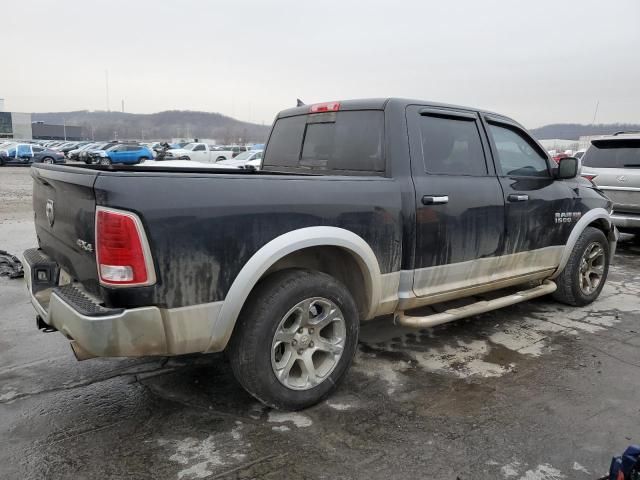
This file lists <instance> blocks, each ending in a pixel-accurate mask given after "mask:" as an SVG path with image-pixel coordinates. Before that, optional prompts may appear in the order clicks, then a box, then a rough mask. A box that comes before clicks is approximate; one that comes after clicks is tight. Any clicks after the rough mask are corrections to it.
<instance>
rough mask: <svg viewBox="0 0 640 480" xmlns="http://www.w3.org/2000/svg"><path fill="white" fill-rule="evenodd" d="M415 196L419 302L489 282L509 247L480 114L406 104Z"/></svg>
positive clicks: (502, 211) (500, 200) (415, 288)
mask: <svg viewBox="0 0 640 480" xmlns="http://www.w3.org/2000/svg"><path fill="white" fill-rule="evenodd" d="M407 121H408V128H409V148H410V154H411V169H412V175H413V181H414V185H415V192H416V199H415V201H416V247H415V261H414V281H413V290H414V293H415V294H416V295H417V296H419V297H420V296H426V295H433V294H436V293H441V292H444V291H450V290H457V289H460V288H466V287H469V286H475V285H477V284H481V283H487V282H489V281H490V280H491V274H492V272H493V267H494V263H495V261H496V258H497V257H498V256H499V255H501V253H502V251H503V243H504V200H503V194H502V189H501V188H500V182H499V181H498V178H497V176H496V173H495V170H494V168H493V165H492V163H491V162H490V161H488V160H489V159H488V144H487V142H486V138H485V136H484V135H482V134H481V132H482V125H481V123H480V119H479V118H478V115H477V114H476V113H475V112H470V111H463V110H454V109H444V108H430V107H427V106H418V105H414V106H409V107H408V108H407Z"/></svg>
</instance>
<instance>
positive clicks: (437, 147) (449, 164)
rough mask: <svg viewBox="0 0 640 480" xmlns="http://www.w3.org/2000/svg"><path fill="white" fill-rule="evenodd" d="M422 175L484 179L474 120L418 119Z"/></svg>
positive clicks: (484, 163) (451, 118)
mask: <svg viewBox="0 0 640 480" xmlns="http://www.w3.org/2000/svg"><path fill="white" fill-rule="evenodd" d="M419 123H420V136H421V142H422V155H423V158H424V167H425V171H426V172H427V173H430V174H445V175H474V176H483V175H487V162H486V160H485V156H484V149H483V148H482V141H481V140H480V132H479V130H478V126H477V124H476V122H475V119H474V118H462V117H459V118H457V117H444V116H441V115H428V114H427V115H421V116H420V118H419Z"/></svg>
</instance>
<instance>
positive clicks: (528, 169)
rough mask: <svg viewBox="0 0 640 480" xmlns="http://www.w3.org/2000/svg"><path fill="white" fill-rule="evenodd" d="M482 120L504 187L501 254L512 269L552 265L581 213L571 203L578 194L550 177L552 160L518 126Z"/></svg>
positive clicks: (522, 271) (529, 270)
mask: <svg viewBox="0 0 640 480" xmlns="http://www.w3.org/2000/svg"><path fill="white" fill-rule="evenodd" d="M484 120H485V122H484V125H485V128H486V130H487V133H488V137H489V141H490V144H491V150H492V152H493V156H494V159H495V166H496V169H497V171H498V177H499V179H500V183H501V185H502V189H503V191H504V200H505V205H506V207H505V208H506V220H505V227H506V237H505V248H504V254H505V255H506V256H507V257H506V258H507V259H508V260H509V263H510V264H511V267H510V269H511V273H512V274H513V275H523V274H527V273H532V272H535V271H542V270H551V269H554V268H555V267H557V265H558V264H559V263H560V257H561V256H562V252H563V250H564V245H565V244H566V242H567V239H568V238H569V234H570V233H571V229H572V228H573V226H574V225H575V223H576V222H577V221H578V220H579V219H580V217H581V215H582V214H581V212H580V210H579V209H578V208H576V198H577V195H578V194H577V192H575V191H574V190H573V189H572V188H570V187H569V186H568V185H567V184H566V183H565V182H564V181H562V180H556V179H555V178H554V175H553V172H552V169H551V164H550V161H552V160H550V159H549V157H548V156H547V154H546V152H545V151H544V150H543V149H542V147H540V146H539V145H538V144H537V143H536V142H535V141H534V140H533V139H532V138H531V137H530V136H529V135H528V134H527V133H526V132H525V131H524V130H523V129H522V128H520V127H519V126H518V125H516V124H513V123H511V122H509V121H506V120H504V119H501V118H493V117H490V116H486V117H485V118H484Z"/></svg>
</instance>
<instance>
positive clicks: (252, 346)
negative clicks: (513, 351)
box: [24, 99, 617, 409]
mask: <svg viewBox="0 0 640 480" xmlns="http://www.w3.org/2000/svg"><path fill="white" fill-rule="evenodd" d="M157 163H158V166H156V167H155V168H154V169H153V171H150V169H149V167H148V166H144V165H143V166H139V167H137V166H134V167H127V168H123V167H119V166H114V167H112V168H109V169H106V168H91V169H89V168H87V167H85V166H84V165H81V166H54V167H49V168H47V169H44V168H41V167H39V166H35V167H34V168H33V170H34V171H33V173H32V175H33V176H34V178H35V181H34V190H33V205H34V210H35V216H34V222H35V227H36V233H37V238H38V239H39V249H31V250H27V251H26V252H25V254H24V258H25V278H26V280H27V284H28V288H29V290H30V292H31V301H32V303H33V305H34V307H35V309H36V312H37V315H38V319H37V322H38V325H40V327H41V328H44V329H49V330H50V329H57V330H59V331H60V332H63V333H64V335H65V336H66V337H67V338H69V339H71V346H72V348H73V349H74V351H75V353H76V355H77V357H78V358H79V359H87V358H91V357H96V356H98V357H105V356H118V357H128V356H148V355H161V356H166V355H179V354H186V353H194V352H205V353H209V352H220V351H223V350H226V351H227V354H228V358H229V361H230V365H231V369H232V371H233V373H234V375H235V376H236V378H237V379H238V380H239V382H240V383H241V384H242V385H243V386H244V388H245V389H246V390H247V391H248V392H250V393H251V394H252V395H254V396H255V397H256V398H257V399H258V400H260V401H262V402H263V403H265V404H267V405H270V406H272V407H275V408H281V409H300V408H305V407H308V406H310V405H312V404H314V403H316V402H318V401H319V400H321V399H322V398H324V397H326V396H327V395H329V394H330V393H331V392H332V391H333V390H334V389H335V388H336V386H337V385H338V384H339V382H340V381H341V380H342V379H343V377H344V376H345V373H346V371H347V370H348V368H349V365H350V364H351V361H352V358H353V356H354V353H355V351H356V348H357V344H358V331H359V325H360V321H366V320H370V319H373V318H375V317H378V316H388V318H394V319H395V322H396V323H398V324H400V325H402V326H404V327H407V328H418V329H420V328H425V327H432V326H434V325H438V324H441V323H445V322H448V321H452V320H456V319H459V318H462V317H466V316H471V315H477V314H479V313H482V312H486V311H488V310H492V309H495V308H499V307H502V306H505V305H511V304H514V303H517V302H521V301H524V300H527V299H531V298H534V297H539V296H542V295H546V294H553V295H554V296H555V298H556V299H558V300H559V301H562V302H565V303H567V304H570V305H581V306H582V305H587V304H589V303H591V302H593V301H594V300H595V299H596V298H597V297H598V295H599V294H600V291H601V290H602V288H603V286H604V283H605V281H606V278H607V272H608V268H609V261H610V259H611V257H612V255H613V252H614V249H615V245H616V240H617V231H616V229H615V227H614V226H613V225H612V222H611V218H610V217H609V213H608V212H609V209H610V208H611V205H612V203H611V201H610V200H609V199H607V198H606V196H605V195H604V194H603V193H602V192H601V191H600V190H599V189H597V188H596V187H595V186H594V185H593V184H592V183H590V182H588V181H586V180H584V179H582V178H580V177H576V175H577V172H578V162H577V161H576V160H575V159H574V158H567V159H562V160H561V161H560V163H559V165H555V164H553V163H552V162H551V160H550V159H549V157H548V156H547V154H546V153H545V151H544V150H543V149H542V147H541V146H540V144H539V143H538V142H536V141H535V140H534V139H533V137H532V136H531V135H530V134H529V133H527V131H526V130H525V129H524V128H523V127H522V126H521V125H520V124H518V123H516V122H515V121H513V120H511V119H509V118H507V117H505V116H502V115H498V114H495V113H490V112H484V111H478V110H473V109H470V108H465V107H455V106H451V105H442V104H435V103H431V102H425V101H419V100H402V99H376V100H352V101H343V102H330V103H325V104H316V105H310V106H301V107H297V108H292V109H289V110H285V111H283V112H280V114H279V115H278V116H277V118H276V121H275V123H274V125H273V127H272V130H271V133H270V136H269V140H268V142H267V145H266V149H265V151H264V156H263V165H262V169H261V170H260V171H253V170H243V169H233V170H232V171H231V170H230V171H229V172H223V171H220V170H216V169H212V170H211V171H210V172H206V170H202V171H198V173H197V174H193V172H192V171H191V170H189V169H186V168H185V169H180V167H170V168H169V167H168V168H164V169H163V163H162V162H157ZM158 171H160V172H162V174H158ZM58 272H61V273H58ZM507 287H509V288H507ZM488 292H491V295H490V296H489V298H485V297H483V295H484V294H485V293H488ZM448 302H453V304H452V303H448ZM426 306H433V308H432V309H431V313H429V312H427V311H424V310H423V311H422V312H420V313H417V312H416V311H415V310H414V309H416V308H418V307H426Z"/></svg>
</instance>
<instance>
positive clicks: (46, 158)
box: [42, 157, 55, 165]
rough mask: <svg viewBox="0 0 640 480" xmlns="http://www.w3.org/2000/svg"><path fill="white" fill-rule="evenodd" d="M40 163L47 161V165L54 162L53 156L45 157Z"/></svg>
mask: <svg viewBox="0 0 640 480" xmlns="http://www.w3.org/2000/svg"><path fill="white" fill-rule="evenodd" d="M42 163H48V164H49V165H52V164H53V163H55V162H54V161H53V158H51V157H45V158H43V159H42Z"/></svg>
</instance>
